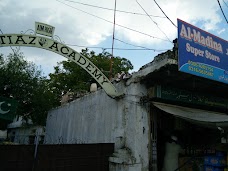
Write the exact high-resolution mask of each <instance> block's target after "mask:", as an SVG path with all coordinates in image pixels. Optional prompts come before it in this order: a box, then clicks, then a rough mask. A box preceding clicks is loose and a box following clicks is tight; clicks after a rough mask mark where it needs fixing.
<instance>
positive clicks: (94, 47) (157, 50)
mask: <svg viewBox="0 0 228 171" xmlns="http://www.w3.org/2000/svg"><path fill="white" fill-rule="evenodd" d="M115 40H117V41H120V42H122V43H125V44H128V45H131V46H134V47H139V48H141V49H139V48H113V49H115V50H127V51H130V50H132V51H138V50H139V51H141V50H143V51H147V50H148V51H154V52H163V51H167V50H168V49H151V48H146V47H143V46H136V45H133V44H130V43H126V42H124V41H121V40H119V39H115ZM66 45H67V46H76V47H82V48H88V49H103V50H111V49H112V47H101V46H83V45H76V44H66Z"/></svg>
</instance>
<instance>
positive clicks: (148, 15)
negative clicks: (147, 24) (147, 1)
mask: <svg viewBox="0 0 228 171" xmlns="http://www.w3.org/2000/svg"><path fill="white" fill-rule="evenodd" d="M136 2H137V3H138V5H139V6H140V7H141V8H142V10H143V11H144V12H145V13H146V15H147V16H148V17H149V18H150V20H151V21H152V22H153V23H154V24H155V25H156V26H157V28H158V29H159V30H160V31H161V32H162V33H163V34H164V35H165V37H166V38H167V40H168V41H169V42H171V43H172V41H171V40H170V39H169V38H168V36H167V35H166V34H165V32H164V31H162V29H161V28H160V27H159V26H158V23H156V22H155V21H154V20H153V19H152V18H151V16H149V14H148V13H147V12H146V10H145V9H144V8H143V7H142V5H141V4H140V3H139V2H138V1H137V0H136Z"/></svg>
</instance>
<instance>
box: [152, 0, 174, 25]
mask: <svg viewBox="0 0 228 171" xmlns="http://www.w3.org/2000/svg"><path fill="white" fill-rule="evenodd" d="M154 2H155V3H156V5H157V6H158V8H159V9H160V10H161V12H162V13H163V14H164V15H165V17H166V18H167V19H168V20H169V21H170V22H171V23H172V25H174V26H175V27H177V26H176V25H175V24H174V23H173V22H172V20H170V18H169V17H168V16H167V15H166V14H165V12H164V11H163V10H162V8H161V7H160V6H159V5H158V3H157V2H156V1H155V0H154Z"/></svg>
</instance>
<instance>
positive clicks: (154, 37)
mask: <svg viewBox="0 0 228 171" xmlns="http://www.w3.org/2000/svg"><path fill="white" fill-rule="evenodd" d="M56 1H58V2H60V3H62V4H64V5H66V6H69V7H71V8H73V9H76V10H78V11H81V12H83V13H86V14H88V15H91V16H93V17H96V18H98V19H100V20H103V21H106V22H108V23H111V24H113V22H112V21H109V20H106V19H104V18H101V17H99V16H96V15H94V14H91V13H88V12H86V11H83V10H81V9H78V8H76V7H73V6H71V5H69V4H66V3H64V2H62V1H59V0H56ZM116 26H119V27H122V28H125V29H127V30H131V31H133V32H136V33H139V34H142V35H144V36H148V37H150V38H153V39H159V40H163V41H167V42H169V41H168V40H166V39H162V38H159V37H156V36H152V35H150V34H147V33H143V32H141V31H138V30H135V29H132V28H129V27H126V26H123V25H120V24H117V23H116Z"/></svg>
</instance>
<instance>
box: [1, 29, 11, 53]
mask: <svg viewBox="0 0 228 171" xmlns="http://www.w3.org/2000/svg"><path fill="white" fill-rule="evenodd" d="M0 32H1V33H2V34H4V33H3V31H2V30H1V29H0ZM10 49H11V50H12V51H13V54H15V51H14V49H13V48H12V46H10Z"/></svg>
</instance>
